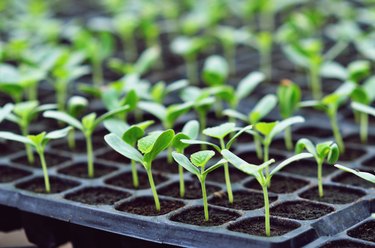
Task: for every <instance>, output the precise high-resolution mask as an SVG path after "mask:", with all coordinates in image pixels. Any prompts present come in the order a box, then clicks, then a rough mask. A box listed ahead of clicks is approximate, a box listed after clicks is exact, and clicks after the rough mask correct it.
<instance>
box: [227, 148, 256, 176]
mask: <svg viewBox="0 0 375 248" xmlns="http://www.w3.org/2000/svg"><path fill="white" fill-rule="evenodd" d="M221 155H223V157H224V158H225V159H226V160H228V162H229V163H231V164H232V165H233V166H234V167H236V168H237V169H239V170H240V171H242V172H245V173H246V174H249V175H252V176H256V173H257V172H258V166H257V165H254V164H249V163H248V162H246V161H245V160H243V159H241V158H240V157H238V156H237V155H235V154H234V153H232V152H231V151H229V150H227V149H224V150H222V151H221Z"/></svg>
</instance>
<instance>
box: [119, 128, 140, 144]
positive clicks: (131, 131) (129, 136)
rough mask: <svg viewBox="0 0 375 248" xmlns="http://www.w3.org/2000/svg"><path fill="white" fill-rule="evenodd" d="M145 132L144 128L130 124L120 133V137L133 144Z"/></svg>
mask: <svg viewBox="0 0 375 248" xmlns="http://www.w3.org/2000/svg"><path fill="white" fill-rule="evenodd" d="M144 134H145V132H144V130H143V129H142V128H140V127H138V126H135V125H134V126H130V127H129V128H128V129H127V130H126V131H125V132H124V134H123V135H122V139H123V140H124V141H125V142H126V143H128V144H129V145H131V146H135V144H136V143H137V141H138V140H139V139H140V138H142V137H143V135H144Z"/></svg>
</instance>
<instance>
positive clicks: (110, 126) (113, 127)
mask: <svg viewBox="0 0 375 248" xmlns="http://www.w3.org/2000/svg"><path fill="white" fill-rule="evenodd" d="M153 123H154V121H145V122H141V123H138V124H135V125H131V126H128V125H127V124H126V123H124V122H123V121H121V120H118V119H108V120H105V121H104V126H105V127H106V128H107V130H108V131H109V132H111V133H114V134H116V135H117V136H118V137H121V138H122V140H123V141H124V142H126V143H127V144H129V145H131V146H132V147H135V146H136V144H137V141H138V140H139V139H140V138H142V137H143V136H144V134H145V130H146V129H147V128H148V127H149V126H150V125H152V124H153ZM131 168H132V178H133V186H134V188H138V187H139V180H138V172H137V165H136V161H135V160H131Z"/></svg>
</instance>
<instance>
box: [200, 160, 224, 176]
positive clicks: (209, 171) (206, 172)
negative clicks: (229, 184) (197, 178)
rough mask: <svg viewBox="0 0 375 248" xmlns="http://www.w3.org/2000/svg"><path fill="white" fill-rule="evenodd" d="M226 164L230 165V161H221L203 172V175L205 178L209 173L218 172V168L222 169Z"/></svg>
mask: <svg viewBox="0 0 375 248" xmlns="http://www.w3.org/2000/svg"><path fill="white" fill-rule="evenodd" d="M225 163H228V161H227V160H226V159H220V160H219V162H217V163H216V164H214V165H212V166H210V167H209V168H207V169H206V170H205V171H204V172H203V175H204V176H207V175H208V174H209V173H211V172H212V171H214V170H216V169H217V168H219V167H221V166H222V165H223V164H225Z"/></svg>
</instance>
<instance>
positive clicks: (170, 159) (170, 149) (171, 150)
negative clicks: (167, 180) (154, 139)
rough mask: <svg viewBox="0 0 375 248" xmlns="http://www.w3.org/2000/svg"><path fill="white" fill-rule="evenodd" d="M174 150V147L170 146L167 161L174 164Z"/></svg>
mask: <svg viewBox="0 0 375 248" xmlns="http://www.w3.org/2000/svg"><path fill="white" fill-rule="evenodd" d="M172 152H173V147H172V146H169V147H168V150H167V162H168V164H172V163H173V157H172Z"/></svg>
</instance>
